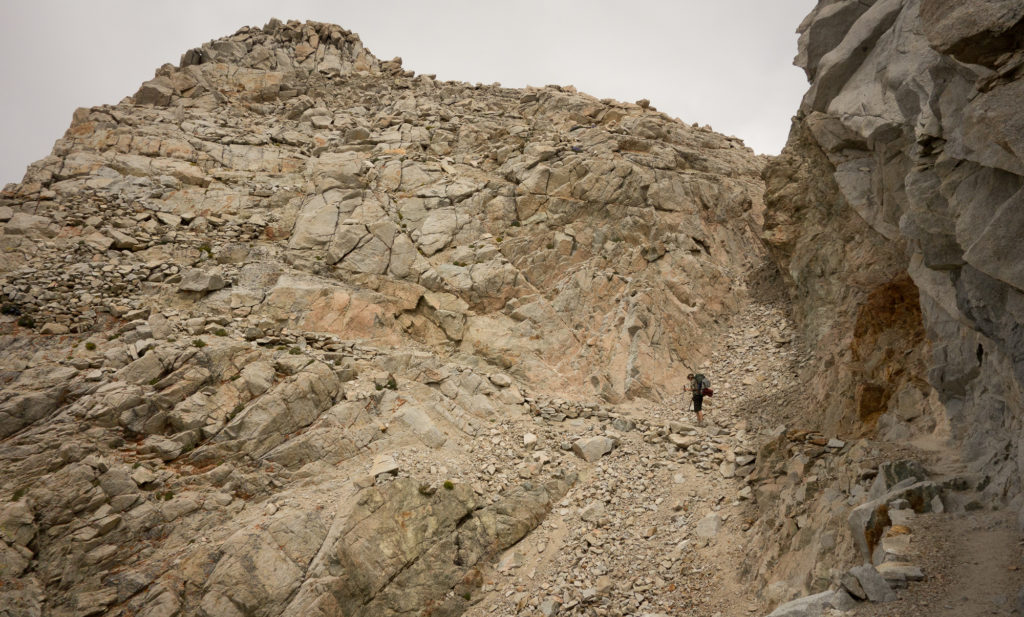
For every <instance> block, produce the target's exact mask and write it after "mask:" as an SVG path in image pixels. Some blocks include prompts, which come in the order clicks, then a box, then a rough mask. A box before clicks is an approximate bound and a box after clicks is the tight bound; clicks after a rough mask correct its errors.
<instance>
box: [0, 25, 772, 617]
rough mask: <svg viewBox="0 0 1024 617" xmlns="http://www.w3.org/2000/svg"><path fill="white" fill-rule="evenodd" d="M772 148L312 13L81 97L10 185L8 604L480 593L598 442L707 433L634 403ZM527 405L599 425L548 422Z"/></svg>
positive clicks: (315, 610)
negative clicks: (380, 49) (446, 76)
mask: <svg viewBox="0 0 1024 617" xmlns="http://www.w3.org/2000/svg"><path fill="white" fill-rule="evenodd" d="M762 163H763V160H762V159H761V158H758V157H756V156H754V155H753V153H752V152H751V151H750V150H748V149H746V148H744V147H743V146H742V143H741V142H739V141H738V140H736V139H734V138H727V137H724V136H721V135H718V134H716V133H713V132H712V131H710V130H709V129H706V128H698V127H696V126H692V127H691V126H688V125H685V124H682V123H681V122H679V121H677V120H674V119H672V118H669V117H667V116H665V115H664V114H661V113H658V112H657V111H656V110H654V109H653V108H651V107H650V106H649V104H646V103H645V104H643V105H639V104H628V103H620V102H617V101H614V100H610V99H603V100H598V99H595V98H593V97H590V96H587V95H585V94H580V93H577V92H576V91H575V90H574V89H573V88H571V87H558V86H548V87H545V88H539V89H538V88H531V89H527V90H511V89H505V88H501V87H500V86H498V85H486V86H485V85H479V84H478V85H470V84H465V83H459V82H439V81H437V80H435V79H434V78H433V77H432V76H428V75H421V76H416V75H414V74H412V73H411V72H409V71H405V70H403V69H402V68H401V60H400V59H395V60H392V61H380V60H378V59H376V58H374V57H373V56H372V54H370V53H369V52H368V51H367V50H366V49H365V48H363V46H362V44H361V42H360V41H359V39H358V37H357V36H356V35H355V34H353V33H351V32H348V31H345V30H343V29H341V28H339V27H337V26H331V25H327V24H317V23H298V22H288V23H281V22H278V21H276V20H274V21H271V22H270V23H269V24H267V26H266V27H264V28H262V29H255V28H243V29H242V30H240V31H239V32H237V33H236V34H235V35H233V36H230V37H227V38H225V39H221V40H218V41H213V42H211V43H208V44H206V45H203V46H202V47H200V48H198V49H194V50H191V51H189V52H187V53H186V54H185V55H184V56H183V58H182V61H181V63H180V66H178V67H174V66H171V65H165V66H163V67H161V68H160V69H159V70H158V71H157V75H156V76H155V78H154V79H153V80H150V81H148V82H146V83H145V84H143V85H142V87H140V89H139V90H138V91H137V92H136V93H135V95H134V96H133V97H130V98H128V99H125V100H124V101H122V102H121V103H119V104H117V105H113V106H102V107H96V108H92V109H80V110H78V111H77V112H76V113H75V115H74V118H73V121H72V125H71V127H70V128H69V129H68V131H67V133H66V134H65V135H64V137H63V138H62V139H60V140H59V141H58V142H57V144H56V145H55V148H54V151H53V153H52V154H51V155H50V156H49V157H47V158H45V159H43V160H41V161H39V162H37V163H35V164H33V165H32V166H30V168H29V170H28V172H27V173H26V176H25V178H24V180H23V181H22V182H21V183H18V184H15V185H9V186H8V187H6V188H5V190H4V192H3V195H2V202H0V247H2V248H3V251H2V252H0V291H2V294H3V297H2V313H3V316H2V317H0V337H2V338H0V340H2V343H0V345H2V346H3V347H4V349H5V353H4V354H3V357H2V358H0V385H2V387H3V389H2V391H0V440H2V441H0V491H2V492H3V495H4V501H3V504H4V505H2V506H0V540H2V542H0V605H2V606H5V607H13V608H11V609H8V610H9V612H11V613H13V614H16V615H40V614H54V615H57V614H61V615H62V614H76V615H82V616H85V615H99V614H107V615H112V616H113V615H129V614H132V615H139V616H140V617H141V616H146V617H160V616H167V617H170V616H173V615H177V614H197V615H211V616H213V615H296V614H303V615H305V614H324V615H328V614H339V613H340V614H351V615H359V614H365V615H393V614H394V615H397V614H408V613H409V612H410V610H412V609H415V610H416V611H420V612H421V613H423V614H426V613H429V612H431V611H433V614H436V615H440V614H451V615H454V614H458V613H460V612H462V611H463V610H464V609H465V608H466V606H467V605H468V602H469V598H470V597H476V591H475V590H477V589H479V588H480V587H481V586H483V585H484V578H483V575H482V574H481V571H483V570H486V568H487V567H489V566H488V564H489V563H490V561H491V560H492V559H493V558H494V557H495V556H496V553H497V552H498V551H501V550H503V549H505V548H507V547H508V546H510V545H511V544H512V543H515V542H517V541H518V540H520V539H521V538H522V537H523V536H524V535H525V534H527V533H528V532H530V531H531V530H532V529H534V528H536V527H537V525H538V524H539V523H540V522H541V521H542V520H543V519H544V517H545V515H546V514H547V513H548V511H549V510H551V509H552V508H553V506H554V504H555V503H556V502H559V501H560V500H562V499H563V496H564V494H565V492H566V491H567V490H568V489H569V486H570V485H571V484H572V483H573V482H574V480H575V478H576V474H575V472H574V471H573V470H574V469H576V468H587V469H589V468H591V467H595V466H596V465H599V464H600V463H599V462H598V461H589V460H583V459H579V458H577V457H576V456H575V455H574V454H573V453H572V451H571V450H572V443H574V442H575V441H576V440H578V439H581V438H583V437H588V438H589V437H594V435H593V434H590V433H591V432H592V431H598V432H599V433H600V434H601V436H600V437H599V439H600V440H603V442H604V443H606V444H613V445H614V444H618V443H619V442H620V440H621V439H622V436H621V434H620V433H619V431H637V430H644V431H646V432H647V433H650V434H651V435H652V437H650V439H651V444H652V445H649V446H646V447H649V448H651V449H654V448H662V446H661V445H653V444H660V443H661V440H662V437H666V436H667V435H670V434H672V435H675V436H676V437H677V438H679V437H680V436H679V435H678V434H676V433H678V431H670V430H668V429H655V428H652V427H651V426H649V425H645V426H643V427H642V429H638V424H637V422H636V421H633V420H629V419H627V418H624V417H621V416H622V414H621V413H620V412H619V411H618V410H617V409H616V408H615V406H614V405H615V404H616V403H620V402H623V401H628V400H630V399H636V398H639V397H647V398H648V399H651V400H660V399H663V398H664V397H666V396H667V395H669V394H675V393H676V392H677V391H678V389H679V387H680V385H681V384H680V382H679V380H678V375H679V374H685V372H686V370H687V369H688V368H692V367H695V366H697V365H699V364H700V363H702V362H704V361H706V360H707V357H706V355H707V354H708V353H709V351H710V349H711V347H712V343H713V341H714V337H715V335H716V333H718V332H721V331H722V330H723V329H724V327H725V325H726V322H727V321H728V319H729V313H730V312H731V311H732V310H734V309H736V308H737V307H738V306H739V305H740V303H741V302H742V301H743V300H744V299H745V293H746V291H745V289H744V278H745V274H746V273H747V270H748V269H750V268H751V267H754V266H756V265H758V264H759V262H760V260H761V258H762V257H763V249H762V247H761V245H760V242H759V241H758V239H757V237H756V227H757V223H756V221H757V220H759V216H760V212H761V210H762V204H761V194H762V189H763V185H762V183H761V180H760V172H761V168H762ZM520 417H522V418H521V421H522V422H533V421H534V418H536V422H537V423H542V422H559V423H560V422H562V421H564V420H566V419H567V418H568V419H570V420H571V421H572V425H571V427H570V428H569V429H567V431H572V432H575V433H576V434H574V435H572V438H571V439H569V438H568V437H566V438H565V441H564V443H560V442H559V441H556V438H555V437H549V438H548V439H549V444H548V445H547V446H545V449H542V450H533V449H531V450H530V451H529V452H527V449H526V448H525V447H524V446H523V444H522V443H518V444H517V443H516V442H517V441H518V440H519V439H520V435H519V433H518V432H517V431H518V429H517V428H516V427H517V426H518V425H517V424H516V423H515V422H512V419H516V421H517V422H518V421H520ZM659 430H660V434H659V433H658V431H659ZM692 432H693V433H695V432H696V431H692ZM511 433H515V435H514V436H513V437H514V438H510V434H511ZM687 437H688V439H687V440H684V441H685V442H686V443H685V444H683V445H679V444H669V445H668V446H664V449H665V450H666V451H667V452H668V453H669V454H671V455H672V456H680V457H693V458H694V460H696V461H699V462H700V464H701V465H702V467H701V468H702V469H705V468H706V469H712V467H711V461H713V462H714V463H715V464H716V465H718V464H723V460H722V458H723V456H724V455H723V454H722V453H721V451H720V450H719V449H718V446H720V445H721V442H722V441H724V439H725V438H724V437H723V438H719V437H715V439H716V441H715V443H714V445H712V444H711V443H710V442H707V443H705V441H706V440H704V439H702V437H699V436H697V435H688V436H687ZM737 439H739V438H737ZM634 441H639V438H638V437H637V438H636V439H634ZM739 441H741V442H742V449H740V450H739V452H740V456H742V457H745V458H749V457H750V455H749V452H750V451H749V450H748V449H747V448H748V447H749V446H747V445H746V443H745V438H742V439H739ZM737 447H739V446H737ZM729 451H730V452H731V453H732V456H733V458H734V459H735V457H736V453H735V452H734V451H732V450H729ZM597 456H610V454H609V453H608V451H607V450H605V451H603V452H602V453H601V454H599V455H597ZM714 457H717V458H714ZM751 461H752V459H751V460H746V462H745V464H746V465H749V463H750V462H751ZM727 462H729V463H731V464H732V465H733V467H734V468H735V467H736V463H733V462H732V461H727ZM734 472H735V470H734ZM651 486H653V484H651ZM643 488H644V489H645V490H648V492H649V491H651V490H653V489H652V488H649V485H648V483H647V482H646V481H645V482H644V483H643ZM562 509H563V510H565V509H566V508H564V507H563V508H562ZM601 520H603V519H601ZM678 520H679V521H680V522H679V526H680V527H681V526H683V524H684V522H685V521H683V519H682V516H681V515H680V517H679V518H678ZM581 542H582V540H581ZM641 586H642V584H641ZM665 593H668V592H665ZM623 598H627V599H623V600H621V601H622V602H632V601H634V600H635V598H634V596H633V595H632V592H631V591H629V593H628V594H627V593H626V592H623ZM638 606H639V604H638Z"/></svg>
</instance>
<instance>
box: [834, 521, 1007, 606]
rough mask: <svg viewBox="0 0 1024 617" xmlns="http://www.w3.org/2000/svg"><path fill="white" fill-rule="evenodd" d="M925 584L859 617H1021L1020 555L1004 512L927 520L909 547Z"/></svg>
mask: <svg viewBox="0 0 1024 617" xmlns="http://www.w3.org/2000/svg"><path fill="white" fill-rule="evenodd" d="M911 550H912V551H913V556H914V560H915V562H916V563H919V564H921V567H922V569H923V570H924V572H925V575H926V576H927V579H926V580H925V581H922V582H919V583H912V584H911V586H910V587H908V588H907V589H902V590H899V591H898V595H899V600H897V601H895V602H890V603H887V604H880V605H865V606H863V607H861V608H860V609H859V610H857V611H855V612H853V613H851V614H852V615H856V616H857V617H919V616H921V615H929V616H934V617H982V616H991V615H999V616H1009V615H1020V614H1021V613H1020V612H1019V610H1018V598H1017V594H1018V591H1019V590H1021V589H1022V588H1024V572H1022V570H1021V564H1022V561H1021V560H1022V558H1024V553H1022V550H1021V544H1020V534H1019V532H1018V531H1017V525H1016V522H1015V520H1014V517H1013V516H1012V515H1011V514H1010V513H1009V512H1006V511H979V512H967V513H961V514H926V515H921V516H919V517H918V518H917V520H916V522H915V525H914V536H913V541H912V543H911Z"/></svg>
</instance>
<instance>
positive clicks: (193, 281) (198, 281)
mask: <svg viewBox="0 0 1024 617" xmlns="http://www.w3.org/2000/svg"><path fill="white" fill-rule="evenodd" d="M223 288H224V279H223V278H222V277H221V275H220V273H219V272H204V271H203V270H199V269H198V268H193V269H191V270H189V271H188V272H186V273H185V274H184V275H183V276H182V277H181V283H179V284H178V289H179V290H181V291H198V292H206V291H216V290H218V289H223Z"/></svg>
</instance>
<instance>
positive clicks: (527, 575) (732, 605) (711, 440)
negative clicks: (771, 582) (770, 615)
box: [466, 302, 806, 617]
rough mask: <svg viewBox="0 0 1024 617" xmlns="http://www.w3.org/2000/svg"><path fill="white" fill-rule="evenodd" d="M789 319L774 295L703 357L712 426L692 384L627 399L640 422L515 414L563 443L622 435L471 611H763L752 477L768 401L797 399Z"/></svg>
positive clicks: (523, 427) (501, 568)
mask: <svg viewBox="0 0 1024 617" xmlns="http://www.w3.org/2000/svg"><path fill="white" fill-rule="evenodd" d="M790 329H791V324H790V323H789V321H788V319H787V317H786V312H785V307H784V305H782V304H781V303H777V302H776V303H773V304H770V305H769V304H757V303H750V304H748V305H747V306H746V307H745V308H744V309H743V310H742V312H741V313H739V314H737V315H735V316H734V317H733V321H732V327H731V328H730V331H729V333H728V334H727V335H725V336H723V337H722V338H721V339H720V340H719V341H717V343H718V345H717V348H716V349H715V351H714V352H713V353H712V355H711V356H710V357H709V358H707V359H706V362H703V363H701V365H700V366H699V367H695V368H698V369H699V370H700V371H701V372H703V373H705V374H706V375H707V376H708V377H709V378H710V379H711V380H712V382H713V386H714V389H715V391H716V393H715V395H714V397H713V398H711V399H705V424H704V425H703V426H697V425H696V416H695V415H694V414H693V412H692V411H689V404H690V401H689V395H688V394H687V393H680V394H679V395H678V396H676V397H674V398H672V399H671V400H669V401H667V402H666V403H664V404H652V403H647V402H637V403H634V404H631V405H622V406H619V408H617V409H616V414H618V415H619V416H620V417H625V418H629V419H630V420H629V421H635V423H636V427H635V428H631V427H629V426H627V425H623V424H621V423H620V424H618V425H615V423H612V425H611V426H609V425H608V424H607V423H602V422H601V421H600V420H599V419H598V418H588V419H583V418H578V419H570V420H566V421H564V422H549V421H547V420H543V419H542V418H540V417H529V416H524V417H522V418H519V419H517V421H516V422H515V426H514V428H513V430H519V431H522V432H524V433H525V432H532V433H534V434H536V435H538V437H539V446H538V448H540V447H547V448H550V447H551V446H552V445H554V444H561V447H562V448H563V449H564V447H565V445H566V444H568V443H572V442H573V441H575V439H577V438H579V437H581V436H588V435H595V434H601V433H607V431H609V430H611V431H612V432H613V433H614V434H615V435H616V436H617V437H618V438H619V439H620V445H619V446H618V447H617V448H616V449H615V450H613V451H612V452H611V453H610V454H608V455H606V456H605V457H602V458H601V459H599V460H597V461H595V462H593V463H586V462H583V461H579V464H578V467H577V469H578V472H579V476H580V477H579V481H578V482H577V484H576V486H575V487H574V488H573V489H572V490H571V491H570V492H569V494H568V495H566V497H565V498H564V499H563V500H561V501H560V502H559V503H558V504H556V506H555V508H554V509H553V511H552V512H551V514H550V515H549V516H548V518H547V519H546V520H545V521H544V522H543V523H542V524H541V526H540V527H539V528H538V529H537V530H536V531H534V532H533V533H531V534H530V535H529V536H528V537H527V538H525V539H524V540H523V541H522V542H520V543H519V544H517V545H516V546H514V547H512V548H511V549H509V550H508V551H506V553H505V554H504V555H502V556H501V558H500V559H499V560H498V563H497V564H496V566H495V567H494V568H493V569H491V570H489V571H487V572H485V573H484V581H485V582H484V586H483V588H482V590H481V591H482V595H481V597H480V598H479V600H478V601H477V602H476V603H475V605H474V606H473V607H471V608H470V610H469V611H468V612H467V613H466V615H467V617H483V616H485V615H495V614H501V615H506V614H507V615H514V614H526V615H535V614H544V615H548V614H558V615H560V616H563V615H641V614H645V613H652V614H667V615H693V616H695V617H700V616H703V617H712V616H716V615H717V616H719V617H721V616H724V615H745V614H755V613H756V612H757V611H758V610H759V608H758V605H757V604H756V603H754V602H753V601H752V599H751V594H750V589H749V588H748V586H747V585H745V584H743V583H741V582H740V581H738V580H736V573H737V571H738V570H739V568H740V567H741V565H742V563H743V562H744V559H745V555H744V552H743V543H744V539H745V537H744V531H745V530H746V529H747V528H748V527H749V525H750V522H751V519H752V516H753V515H754V507H753V505H752V503H751V501H750V499H751V497H752V495H751V491H750V489H749V487H747V485H746V483H745V482H744V478H745V476H746V475H747V474H748V473H749V472H750V470H751V469H752V468H753V467H752V464H751V463H752V462H753V459H754V456H753V455H754V454H755V452H756V449H757V446H758V444H759V443H760V441H761V435H760V431H761V430H767V429H770V428H772V427H773V426H772V422H774V421H775V420H774V419H772V420H765V419H764V418H763V416H762V414H761V412H762V411H768V410H766V409H765V401H776V402H777V401H786V400H789V399H790V398H792V396H793V387H792V386H791V384H792V383H793V377H794V375H795V374H796V371H797V369H798V366H799V364H800V362H805V361H806V359H805V357H804V356H803V355H802V354H801V353H800V352H799V351H798V350H797V349H795V348H794V345H793V343H792V342H791V341H792V336H791V335H790V334H789V331H790ZM679 385H680V386H683V385H685V377H683V376H681V377H680V382H679ZM771 415H773V414H771ZM616 428H617V429H618V430H615V429H616ZM680 444H685V445H680Z"/></svg>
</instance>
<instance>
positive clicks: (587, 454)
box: [572, 437, 615, 463]
mask: <svg viewBox="0 0 1024 617" xmlns="http://www.w3.org/2000/svg"><path fill="white" fill-rule="evenodd" d="M614 447H615V442H614V441H612V440H611V439H609V438H608V437H584V438H582V439H578V440H577V441H576V443H574V444H572V451H573V453H574V454H575V455H576V456H578V457H580V458H581V459H583V460H585V461H587V462H588V463H593V462H594V461H596V460H598V459H599V458H601V457H602V456H604V455H605V454H608V453H609V452H611V451H612V448H614Z"/></svg>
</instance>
